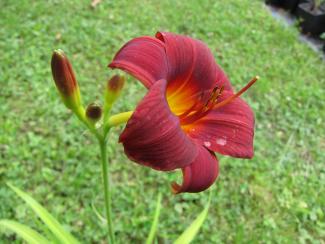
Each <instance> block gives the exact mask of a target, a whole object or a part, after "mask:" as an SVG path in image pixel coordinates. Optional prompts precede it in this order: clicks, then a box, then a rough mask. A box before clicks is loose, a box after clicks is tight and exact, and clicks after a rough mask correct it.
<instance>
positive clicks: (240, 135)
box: [185, 91, 254, 158]
mask: <svg viewBox="0 0 325 244" xmlns="http://www.w3.org/2000/svg"><path fill="white" fill-rule="evenodd" d="M230 95H232V93H230V92H226V91H224V93H223V95H222V96H221V98H220V101H222V100H224V99H226V98H227V97H229V96H230ZM185 130H186V131H187V133H188V135H189V136H190V137H192V138H194V139H196V140H199V141H200V142H201V144H202V145H204V146H206V147H207V148H209V150H212V151H215V152H218V153H221V154H224V155H229V156H232V157H238V158H252V157H253V155H254V147H253V139H254V114H253V111H252V110H251V108H250V107H249V106H248V105H247V104H246V102H244V101H243V100H242V99H241V98H236V99H235V100H233V101H232V102H230V103H229V104H227V105H225V106H223V107H220V108H217V109H215V110H212V111H211V112H210V113H209V114H207V115H206V116H205V117H203V118H201V119H200V120H198V121H197V122H195V123H194V124H192V125H191V126H190V127H188V128H185Z"/></svg>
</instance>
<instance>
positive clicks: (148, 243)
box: [146, 193, 161, 244]
mask: <svg viewBox="0 0 325 244" xmlns="http://www.w3.org/2000/svg"><path fill="white" fill-rule="evenodd" d="M160 210H161V193H159V195H158V198H157V204H156V210H155V215H154V218H153V222H152V225H151V229H150V233H149V236H148V238H147V240H146V244H152V243H153V241H154V238H155V235H156V232H157V227H158V221H159V215H160Z"/></svg>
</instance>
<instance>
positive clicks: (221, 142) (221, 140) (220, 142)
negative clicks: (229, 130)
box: [216, 138, 227, 146]
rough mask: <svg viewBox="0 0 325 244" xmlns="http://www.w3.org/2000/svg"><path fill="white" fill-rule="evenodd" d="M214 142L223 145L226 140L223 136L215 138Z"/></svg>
mask: <svg viewBox="0 0 325 244" xmlns="http://www.w3.org/2000/svg"><path fill="white" fill-rule="evenodd" d="M216 143H217V144H218V145H220V146H224V145H226V144H227V140H226V139H224V138H218V139H217V140H216Z"/></svg>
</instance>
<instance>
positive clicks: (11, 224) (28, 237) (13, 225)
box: [0, 219, 51, 244]
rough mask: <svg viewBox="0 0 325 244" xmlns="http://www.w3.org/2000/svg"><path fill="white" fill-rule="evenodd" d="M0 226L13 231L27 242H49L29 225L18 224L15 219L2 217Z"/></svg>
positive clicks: (38, 243)
mask: <svg viewBox="0 0 325 244" xmlns="http://www.w3.org/2000/svg"><path fill="white" fill-rule="evenodd" d="M0 226H3V227H4V228H6V229H8V230H11V231H13V232H15V233H16V234H17V235H19V236H20V237H21V238H23V239H24V240H25V241H26V242H27V243H29V244H50V243H51V242H50V241H48V240H47V239H46V238H45V237H43V236H42V235H41V234H39V233H38V232H37V231H35V230H33V229H31V228H30V227H28V226H26V225H23V224H20V223H18V222H16V221H12V220H7V219H3V220H0Z"/></svg>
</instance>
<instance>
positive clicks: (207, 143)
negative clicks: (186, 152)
mask: <svg viewBox="0 0 325 244" xmlns="http://www.w3.org/2000/svg"><path fill="white" fill-rule="evenodd" d="M203 144H204V146H206V147H210V146H211V142H209V141H205V142H204V143H203Z"/></svg>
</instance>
